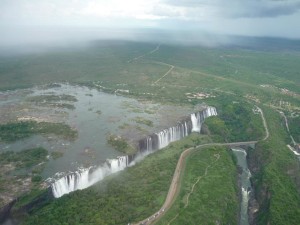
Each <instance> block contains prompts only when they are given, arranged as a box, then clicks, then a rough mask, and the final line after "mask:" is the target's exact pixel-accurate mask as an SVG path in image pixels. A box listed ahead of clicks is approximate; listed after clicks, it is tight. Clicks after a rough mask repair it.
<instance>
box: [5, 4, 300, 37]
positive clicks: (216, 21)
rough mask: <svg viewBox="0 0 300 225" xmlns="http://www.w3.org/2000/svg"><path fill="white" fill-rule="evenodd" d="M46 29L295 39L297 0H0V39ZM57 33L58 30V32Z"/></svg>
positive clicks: (299, 31) (299, 14) (299, 24)
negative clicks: (154, 30) (141, 30)
mask: <svg viewBox="0 0 300 225" xmlns="http://www.w3.org/2000/svg"><path fill="white" fill-rule="evenodd" d="M32 27H35V28H43V29H45V28H47V29H48V28H49V27H61V28H63V29H64V27H73V28H76V27H78V28H82V27H83V28H91V27H93V28H95V27H99V28H110V29H116V30H117V29H120V28H130V29H138V28H158V29H163V30H178V31H180V30H194V31H199V32H201V31H203V32H208V33H218V34H225V35H227V34H230V35H231V34H233V35H249V36H273V37H274V36H275V37H288V38H297V39H298V38H299V39H300V0H0V28H1V30H0V32H1V33H2V34H1V36H2V37H0V38H2V41H3V40H6V41H7V40H12V37H11V34H15V33H14V32H17V33H18V35H15V36H18V37H14V38H15V39H17V38H20V36H22V35H24V39H30V37H26V30H30V29H31V28H32ZM63 29H61V30H63Z"/></svg>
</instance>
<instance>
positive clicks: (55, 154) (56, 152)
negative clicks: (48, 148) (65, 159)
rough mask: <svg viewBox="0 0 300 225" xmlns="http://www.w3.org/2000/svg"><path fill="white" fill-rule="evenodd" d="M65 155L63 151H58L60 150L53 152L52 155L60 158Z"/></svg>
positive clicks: (54, 157)
mask: <svg viewBox="0 0 300 225" xmlns="http://www.w3.org/2000/svg"><path fill="white" fill-rule="evenodd" d="M63 155H64V153H63V152H58V151H53V152H51V157H52V158H53V159H58V158H60V157H62V156H63Z"/></svg>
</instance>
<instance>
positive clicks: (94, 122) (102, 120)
mask: <svg viewBox="0 0 300 225" xmlns="http://www.w3.org/2000/svg"><path fill="white" fill-rule="evenodd" d="M45 96H46V97H45ZM53 96H60V97H61V98H62V100H61V101H58V102H55V104H57V105H60V106H62V107H55V106H53V104H54V103H53V102H51V101H50V102H48V101H47V99H50V100H51V99H54V98H53ZM36 97H38V99H39V98H40V97H41V98H42V99H41V100H39V101H36V99H35V98H36ZM64 98H65V99H67V100H68V99H72V98H73V99H75V100H74V101H65V100H64ZM32 99H35V100H34V101H32ZM45 99H46V100H45ZM49 103H51V104H49ZM64 106H67V107H64ZM70 106H72V107H70ZM0 107H1V112H0V119H1V120H0V122H1V123H2V124H4V123H8V122H11V121H22V120H28V119H30V120H35V121H45V122H54V123H57V122H59V123H65V124H68V125H69V126H70V127H72V128H73V129H75V130H77V132H78V138H77V139H76V140H74V141H68V140H65V139H62V138H59V137H55V136H54V135H51V134H47V135H43V136H42V135H34V136H32V137H30V138H26V139H22V140H19V141H16V142H13V143H0V152H4V151H22V150H24V149H29V148H35V147H44V148H45V149H47V150H48V152H49V153H51V152H53V151H56V152H61V153H62V154H63V156H62V157H60V158H57V159H52V158H50V159H49V161H48V162H47V163H46V164H45V168H44V170H43V172H42V174H41V175H42V176H43V177H44V178H47V177H51V176H53V175H54V174H56V173H57V172H68V171H76V170H77V169H78V167H85V168H86V167H89V166H94V165H100V164H102V163H103V162H105V161H106V160H107V159H111V158H116V157H117V156H119V155H123V154H122V153H120V152H118V151H116V150H115V149H114V148H113V147H112V146H110V145H109V144H108V143H107V136H108V135H109V134H114V135H120V136H122V137H125V138H126V139H127V140H131V141H132V144H133V143H134V142H135V141H136V140H138V139H139V138H141V137H144V136H146V135H149V134H151V133H153V132H155V131H159V130H161V129H163V128H167V127H169V126H170V125H173V124H176V123H177V122H178V121H179V120H180V119H182V118H183V117H186V116H187V115H188V114H189V113H191V112H193V111H194V110H195V109H193V108H190V107H185V106H182V107H178V106H175V105H161V104H158V103H154V102H150V101H139V100H136V99H133V98H128V97H124V96H119V95H115V94H108V93H104V92H101V91H99V90H97V89H94V88H89V87H85V86H79V85H70V84H55V85H48V86H39V87H35V88H32V89H23V90H16V91H6V92H0ZM175 109H176V110H175ZM147 123H149V124H150V125H149V124H147Z"/></svg>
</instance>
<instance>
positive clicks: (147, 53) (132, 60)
mask: <svg viewBox="0 0 300 225" xmlns="http://www.w3.org/2000/svg"><path fill="white" fill-rule="evenodd" d="M159 48H160V44H159V45H157V46H156V47H155V48H154V49H153V50H151V51H150V52H146V53H145V54H143V55H140V56H137V57H135V58H133V59H130V60H128V61H127V63H131V62H134V61H137V60H139V59H141V58H143V57H145V56H146V55H151V54H153V53H154V52H156V51H158V50H159Z"/></svg>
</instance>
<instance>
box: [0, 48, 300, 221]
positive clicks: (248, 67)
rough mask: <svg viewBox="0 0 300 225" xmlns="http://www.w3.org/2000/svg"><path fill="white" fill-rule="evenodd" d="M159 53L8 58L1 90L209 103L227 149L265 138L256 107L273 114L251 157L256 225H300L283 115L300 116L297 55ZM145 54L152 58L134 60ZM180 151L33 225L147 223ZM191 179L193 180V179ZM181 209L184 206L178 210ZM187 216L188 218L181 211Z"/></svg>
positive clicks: (63, 204)
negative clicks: (56, 86) (42, 87)
mask: <svg viewBox="0 0 300 225" xmlns="http://www.w3.org/2000/svg"><path fill="white" fill-rule="evenodd" d="M155 48H156V45H155V44H142V43H130V42H103V43H94V44H93V46H92V47H91V48H87V49H77V50H72V51H69V52H52V53H43V54H42V53H41V54H38V55H30V56H26V57H25V56H22V57H21V56H20V57H11V58H1V61H0V62H1V63H0V90H7V89H15V88H22V87H32V86H34V85H39V84H46V83H50V82H64V81H67V82H71V83H79V84H82V85H87V86H90V87H95V88H99V89H101V90H104V91H107V92H111V93H115V91H116V90H117V89H119V88H120V85H121V86H122V89H126V90H128V93H127V92H119V93H122V94H124V95H128V96H131V97H136V98H142V99H147V100H152V101H156V102H160V103H164V102H168V103H174V104H176V105H178V106H179V107H180V105H182V104H190V105H197V104H200V103H202V102H203V101H205V102H206V103H207V104H210V105H213V106H216V107H217V109H218V110H219V114H220V117H219V119H211V120H208V121H207V126H208V128H209V131H210V132H211V135H213V136H211V138H213V139H214V140H219V141H223V140H224V139H225V138H226V139H225V140H228V141H229V140H237V139H240V138H245V140H246V137H247V138H258V139H259V137H260V136H261V134H262V133H263V129H262V126H261V123H260V122H261V121H260V120H259V117H258V116H256V115H254V114H251V107H252V106H253V105H254V104H258V105H259V106H260V107H261V108H263V110H264V112H265V117H266V120H267V123H268V126H269V129H270V134H271V136H270V138H269V139H268V140H266V141H261V142H260V143H259V144H258V145H257V148H256V149H255V150H254V151H253V152H250V153H249V162H250V164H251V168H252V173H253V174H254V177H253V185H254V188H255V195H256V199H257V200H258V201H259V204H260V209H259V211H258V214H257V217H256V222H257V223H258V224H267V223H268V222H270V223H271V224H297V222H298V221H300V218H299V215H300V213H299V208H300V205H299V204H300V203H299V202H300V201H299V196H300V194H299V193H300V185H299V183H300V182H299V179H300V178H299V177H300V176H299V174H300V168H299V162H298V159H297V158H296V157H295V156H294V155H292V153H291V152H290V151H289V150H288V149H287V148H286V144H287V143H289V142H290V141H289V140H288V136H287V133H286V131H285V130H284V127H283V125H284V123H283V121H281V120H280V117H279V114H278V112H276V109H281V110H289V111H290V112H293V111H296V112H298V113H299V105H300V97H299V94H300V92H299V90H300V84H299V77H300V76H299V71H300V64H299V63H298V62H299V58H300V54H299V51H297V50H294V49H291V48H290V49H276V50H268V51H265V50H263V49H260V48H253V49H247V48H244V49H243V48H239V47H232V48H203V47H195V46H192V47H188V46H168V45H161V46H160V48H159V50H158V51H155V52H154V53H153V54H147V55H145V53H146V52H150V51H151V50H153V49H155ZM141 55H144V56H143V57H140V58H139V59H138V60H132V59H134V58H137V57H139V56H141ZM170 69H171V70H170ZM168 71H169V72H168ZM167 72H168V73H167ZM62 74H63V76H62ZM284 88H286V89H288V90H289V91H285V90H284ZM199 92H201V93H202V92H203V93H210V94H212V95H213V96H215V97H214V98H207V99H205V100H201V99H188V98H187V93H199ZM281 101H284V102H287V103H288V104H287V105H288V107H286V106H282V105H281V104H280V102H281ZM241 106H243V107H241ZM241 108H242V111H243V113H246V114H247V116H246V117H245V118H243V117H242V116H240V115H239V112H240V110H241ZM228 112H230V113H229V115H231V116H229V117H228ZM233 114H235V116H232V115H233ZM295 120H296V121H297V119H295ZM236 121H239V122H238V123H236ZM238 125H240V127H238ZM246 125H247V129H245V126H246ZM215 126H216V127H219V128H220V129H216V128H215ZM248 128H249V129H248ZM254 128H255V129H254ZM291 130H293V133H295V132H296V133H295V135H297V134H298V133H297V132H298V129H297V126H296V125H295V126H294V127H293V126H291ZM222 132H223V133H222ZM247 132H248V133H247ZM250 134H251V135H250ZM184 143H185V142H183V143H182V144H183V147H184V145H185V144H184ZM190 144H193V143H190ZM188 145H189V144H188V143H186V146H188ZM174 146H175V145H172V146H170V147H169V150H167V151H161V152H158V153H157V154H155V155H153V156H149V157H147V159H146V160H145V161H143V163H139V164H137V165H136V166H135V167H132V168H129V169H128V170H125V171H124V172H121V173H119V174H117V175H115V176H113V177H110V178H108V179H106V180H104V181H102V182H100V183H99V185H96V186H95V187H92V188H89V189H87V190H83V191H78V192H75V193H72V194H70V195H68V196H64V197H62V198H61V199H56V200H54V201H53V202H50V203H49V204H48V205H47V206H45V207H44V208H42V209H36V211H34V212H33V213H32V214H31V216H30V217H29V219H28V220H27V221H26V223H27V224H39V223H40V224H48V223H49V221H51V224H63V223H72V224H79V223H82V222H84V223H89V222H90V223H96V224H120V223H125V224H126V223H128V222H131V221H138V220H139V219H143V218H145V217H147V216H148V215H150V214H151V213H153V212H155V211H156V210H157V209H158V208H159V205H160V204H161V203H162V202H163V200H164V197H163V196H165V194H166V191H167V188H168V184H169V182H170V179H171V174H172V172H171V171H172V169H174V167H175V165H174V163H175V162H176V157H178V155H179V153H180V151H182V149H183V147H178V150H174V149H177V147H176V146H175V147H174ZM186 146H185V147H186ZM170 149H173V150H172V151H171V150H170ZM171 152H172V153H171ZM173 153H174V155H173ZM175 153H176V154H177V155H176V154H175ZM199 154H200V153H199ZM205 157H209V156H207V155H205ZM208 159H209V158H208ZM191 160H192V159H191ZM171 162H172V163H173V164H172V163H171ZM169 163H170V164H169ZM191 168H192V167H191ZM145 171H147V172H145ZM191 173H193V172H192V171H191ZM184 179H186V182H190V181H189V180H188V179H191V178H189V177H185V178H184ZM210 181H212V180H208V181H207V182H208V183H207V186H206V187H207V188H213V184H212V183H210ZM214 182H215V183H214V184H218V181H214ZM133 190H134V191H133ZM200 191H201V190H200ZM145 193H146V194H145ZM199 193H202V192H199ZM202 194H203V193H202ZM204 194H205V193H204ZM203 197H205V195H204V196H202V195H199V198H198V197H197V201H204V200H205V199H203ZM210 197H212V198H213V197H214V196H210ZM178 201H180V200H178ZM176 204H179V207H180V203H176ZM181 205H182V204H181ZM213 207H216V208H217V207H218V206H213ZM99 208H101V210H99ZM195 208H196V207H193V209H195ZM96 209H97V210H96ZM193 209H191V211H193ZM95 210H96V211H95ZM82 212H86V213H82ZM125 212H126V213H125ZM218 212H219V211H218ZM183 213H186V212H184V210H183ZM193 213H194V212H193ZM229 215H230V216H229ZM232 215H233V214H232V213H229V214H226V217H222V218H227V219H228V220H227V219H226V221H232V219H231V218H233V217H232ZM218 218H220V217H218Z"/></svg>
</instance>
